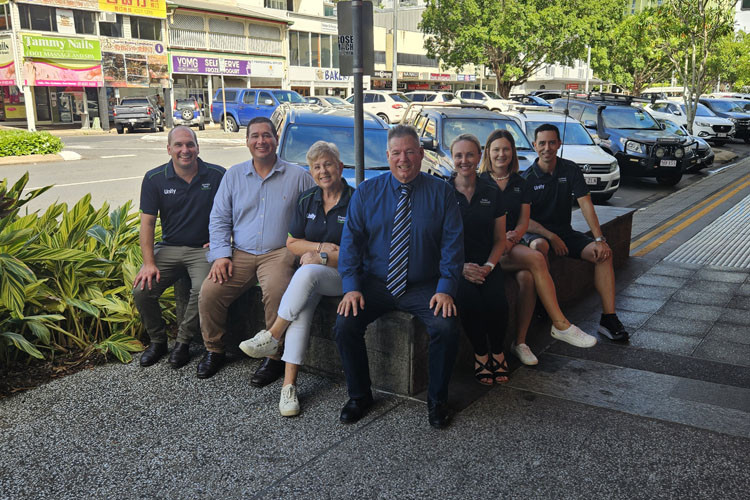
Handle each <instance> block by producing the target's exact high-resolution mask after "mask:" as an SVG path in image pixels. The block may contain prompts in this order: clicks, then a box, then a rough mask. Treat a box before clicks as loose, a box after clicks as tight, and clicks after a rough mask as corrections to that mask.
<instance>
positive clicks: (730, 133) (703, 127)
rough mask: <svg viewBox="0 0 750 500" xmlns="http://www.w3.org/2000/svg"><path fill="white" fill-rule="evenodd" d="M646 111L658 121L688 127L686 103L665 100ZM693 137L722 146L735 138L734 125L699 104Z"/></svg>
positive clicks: (650, 106)
mask: <svg viewBox="0 0 750 500" xmlns="http://www.w3.org/2000/svg"><path fill="white" fill-rule="evenodd" d="M646 109H647V110H648V111H649V113H651V116H653V117H654V118H656V119H658V120H671V121H673V122H675V123H676V124H678V125H685V126H687V110H686V109H685V104H684V103H679V102H675V101H667V100H663V101H657V102H655V103H653V104H649V105H647V106H646ZM693 135H696V136H698V137H701V138H703V139H706V140H709V141H712V142H713V143H714V144H717V145H719V146H720V145H722V144H724V143H725V142H727V141H728V140H731V139H732V137H734V123H732V122H731V121H729V120H728V119H726V118H721V117H719V116H716V113H714V112H713V111H711V110H710V109H708V108H707V107H706V106H704V105H703V104H701V103H698V107H697V108H696V110H695V120H693Z"/></svg>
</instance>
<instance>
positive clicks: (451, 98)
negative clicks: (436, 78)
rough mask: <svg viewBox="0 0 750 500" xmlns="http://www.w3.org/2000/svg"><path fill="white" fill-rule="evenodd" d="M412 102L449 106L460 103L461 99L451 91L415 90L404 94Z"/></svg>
mask: <svg viewBox="0 0 750 500" xmlns="http://www.w3.org/2000/svg"><path fill="white" fill-rule="evenodd" d="M404 95H405V96H406V97H408V98H409V99H411V101H412V102H424V103H429V104H438V105H441V106H450V105H453V104H461V99H459V98H458V97H456V95H455V94H454V93H452V92H437V91H430V90H415V91H413V92H407V93H406V94H404Z"/></svg>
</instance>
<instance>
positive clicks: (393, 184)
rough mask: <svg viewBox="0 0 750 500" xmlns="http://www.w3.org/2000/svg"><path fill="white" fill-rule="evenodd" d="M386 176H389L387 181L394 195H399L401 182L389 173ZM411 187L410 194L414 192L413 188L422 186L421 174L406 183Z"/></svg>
mask: <svg viewBox="0 0 750 500" xmlns="http://www.w3.org/2000/svg"><path fill="white" fill-rule="evenodd" d="M388 175H390V176H391V178H390V179H389V182H390V184H391V189H393V190H394V191H395V192H396V193H398V194H400V193H401V184H402V182H401V181H399V180H398V179H396V178H395V177H394V176H393V174H391V173H389V174H388ZM408 184H409V185H411V187H412V193H413V192H414V188H418V187H419V186H420V185H421V184H422V172H419V173H418V174H417V176H416V177H415V178H414V180H412V181H411V182H409V183H408Z"/></svg>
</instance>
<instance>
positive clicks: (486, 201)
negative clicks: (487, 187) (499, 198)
mask: <svg viewBox="0 0 750 500" xmlns="http://www.w3.org/2000/svg"><path fill="white" fill-rule="evenodd" d="M490 203H491V202H490V200H488V199H487V198H482V199H481V200H479V204H480V205H489V204H490Z"/></svg>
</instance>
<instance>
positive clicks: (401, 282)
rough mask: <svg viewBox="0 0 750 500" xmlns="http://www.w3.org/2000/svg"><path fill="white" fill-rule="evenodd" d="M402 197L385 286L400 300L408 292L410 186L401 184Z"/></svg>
mask: <svg viewBox="0 0 750 500" xmlns="http://www.w3.org/2000/svg"><path fill="white" fill-rule="evenodd" d="M399 190H400V191H401V196H400V197H399V199H398V205H396V215H395V216H394V218H393V232H392V233H391V251H390V254H389V257H388V278H387V279H386V282H385V286H386V288H387V289H388V291H389V292H391V295H393V296H394V297H396V298H398V297H400V296H401V295H403V293H404V291H406V274H407V271H408V267H409V237H410V236H411V198H410V194H411V190H412V186H410V185H409V184H401V187H400V188H399Z"/></svg>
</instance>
